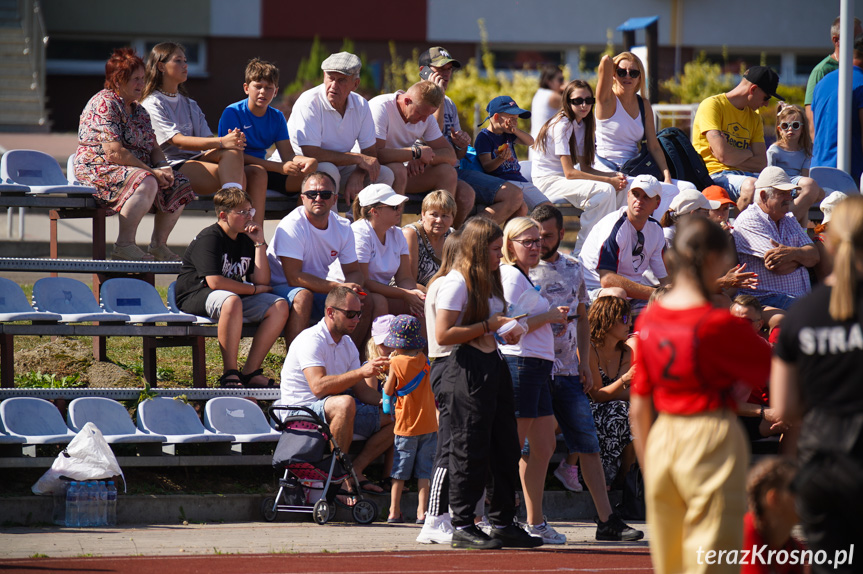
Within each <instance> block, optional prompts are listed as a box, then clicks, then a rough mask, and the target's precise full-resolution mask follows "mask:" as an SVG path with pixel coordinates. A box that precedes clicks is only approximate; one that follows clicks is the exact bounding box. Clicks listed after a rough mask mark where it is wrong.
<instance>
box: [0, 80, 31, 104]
mask: <svg viewBox="0 0 863 574" xmlns="http://www.w3.org/2000/svg"><path fill="white" fill-rule="evenodd" d="M34 98H35V101H38V98H39V93H38V92H37V91H36V89H35V88H34V89H30V86H29V85H28V86H24V87H21V86H20V85H19V86H17V87H11V86H9V84H8V83H7V82H6V80H5V79H4V80H3V92H2V96H0V105H2V103H3V102H5V101H6V100H15V101H30V100H33V99H34Z"/></svg>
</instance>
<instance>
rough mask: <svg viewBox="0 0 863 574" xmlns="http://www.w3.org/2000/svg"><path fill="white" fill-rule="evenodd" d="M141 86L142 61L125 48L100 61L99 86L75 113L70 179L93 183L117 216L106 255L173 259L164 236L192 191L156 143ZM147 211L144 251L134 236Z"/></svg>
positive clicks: (192, 193)
mask: <svg viewBox="0 0 863 574" xmlns="http://www.w3.org/2000/svg"><path fill="white" fill-rule="evenodd" d="M143 88H144V62H143V61H142V60H141V58H139V57H138V56H137V55H136V54H135V52H134V51H133V50H132V49H131V48H121V49H119V50H115V51H114V53H113V54H112V55H111V58H110V59H109V60H108V63H107V64H106V65H105V89H104V90H102V91H100V92H99V93H97V94H96V95H95V96H93V97H92V98H91V99H90V101H89V102H87V105H86V106H85V107H84V111H83V112H82V113H81V121H80V123H79V125H78V150H77V152H76V153H75V177H76V178H77V179H78V181H80V182H81V183H83V184H85V185H89V186H92V187H95V188H96V189H97V193H96V198H97V199H99V200H101V201H102V202H104V203H105V205H106V207H107V208H108V209H110V210H111V211H112V212H113V213H115V214H118V215H119V217H120V225H119V227H120V229H119V232H118V234H117V241H116V243H115V244H114V249H113V252H112V254H111V257H112V259H123V260H130V261H141V260H152V259H157V260H161V261H178V260H179V259H180V258H179V257H178V256H177V255H176V254H175V253H173V252H172V251H171V250H170V249H168V247H167V245H166V243H167V241H168V235H169V234H170V233H171V230H172V229H174V225H176V223H177V220H178V219H179V217H180V214H181V213H182V211H183V206H184V205H185V204H186V203H188V202H190V201H191V200H193V199H194V198H195V194H194V192H193V191H192V187H191V185H190V184H189V180H188V179H187V178H186V177H185V176H183V175H182V174H180V173H175V172H174V171H173V170H172V169H171V167H170V166H169V165H168V162H167V161H166V160H165V156H164V154H163V153H162V150H161V149H160V148H159V146H158V145H156V136H155V134H154V133H153V128H152V127H151V125H150V116H149V114H148V113H147V111H146V110H145V109H144V108H143V107H142V106H141V105H140V104H139V103H138V102H137V100H138V99H139V98H140V97H141V92H142V90H143ZM148 212H155V221H154V225H153V235H152V239H151V241H150V247H149V253H145V252H144V251H143V250H142V249H140V248H139V247H138V246H137V245H136V244H135V235H136V232H137V230H138V224H139V223H140V222H141V219H143V217H144V215H145V214H146V213H148Z"/></svg>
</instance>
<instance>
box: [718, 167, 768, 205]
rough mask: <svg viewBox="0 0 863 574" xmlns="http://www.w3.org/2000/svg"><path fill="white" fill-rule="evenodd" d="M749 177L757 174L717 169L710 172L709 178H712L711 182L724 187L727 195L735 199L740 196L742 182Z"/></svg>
mask: <svg viewBox="0 0 863 574" xmlns="http://www.w3.org/2000/svg"><path fill="white" fill-rule="evenodd" d="M750 177H758V174H757V173H751V172H748V171H738V170H728V171H718V172H716V173H711V174H710V179H712V180H713V183H715V184H716V185H718V186H719V187H722V188H724V189H725V191H727V192H728V197H730V198H731V199H733V200H737V198H738V197H740V188H741V187H743V183H744V182H745V181H746V180H747V179H749V178H750Z"/></svg>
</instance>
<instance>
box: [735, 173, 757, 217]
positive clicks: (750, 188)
mask: <svg viewBox="0 0 863 574" xmlns="http://www.w3.org/2000/svg"><path fill="white" fill-rule="evenodd" d="M754 198H755V178H754V177H750V178H747V179H746V181H744V182H743V184H742V185H741V186H740V197H738V198H737V209H739V210H740V211H741V212H742V211H743V210H744V209H746V208H747V207H749V205H750V204H752V201H753V200H754Z"/></svg>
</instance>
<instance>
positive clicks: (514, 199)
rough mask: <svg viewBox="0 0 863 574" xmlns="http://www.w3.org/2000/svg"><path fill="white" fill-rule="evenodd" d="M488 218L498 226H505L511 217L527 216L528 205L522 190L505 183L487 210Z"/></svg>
mask: <svg viewBox="0 0 863 574" xmlns="http://www.w3.org/2000/svg"><path fill="white" fill-rule="evenodd" d="M485 212H486V213H487V214H488V216H489V217H490V218H491V219H492V220H493V221H494V222H495V223H497V224H498V225H503V224H504V223H506V221H507V220H508V219H509V218H510V217H518V216H519V215H527V205H525V203H524V196H523V194H522V192H521V188H520V187H518V186H517V185H512V184H510V183H505V184H503V185H502V186H500V189H498V190H497V193H496V194H495V196H494V203H493V204H491V205H489V206H487V207H486V208H485Z"/></svg>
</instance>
